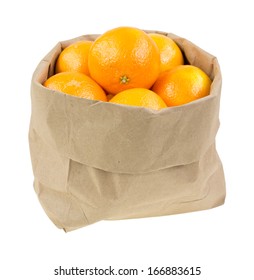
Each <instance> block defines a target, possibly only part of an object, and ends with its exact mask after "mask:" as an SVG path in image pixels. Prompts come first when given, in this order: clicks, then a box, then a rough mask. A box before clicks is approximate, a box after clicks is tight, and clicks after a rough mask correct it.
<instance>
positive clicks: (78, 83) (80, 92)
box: [43, 72, 107, 101]
mask: <svg viewBox="0 0 254 280" xmlns="http://www.w3.org/2000/svg"><path fill="white" fill-rule="evenodd" d="M43 85H44V86H45V87H47V88H50V89H53V90H57V91H61V92H63V93H66V94H70V95H74V96H78V97H82V98H87V99H91V100H101V101H107V97H106V94H105V92H104V90H103V89H102V88H101V87H100V86H99V85H98V84H97V83H96V82H95V81H93V80H92V79H91V78H90V77H88V76H87V75H85V74H82V73H78V72H62V73H58V74H55V75H53V76H51V77H50V78H48V79H47V80H46V81H45V82H44V84H43Z"/></svg>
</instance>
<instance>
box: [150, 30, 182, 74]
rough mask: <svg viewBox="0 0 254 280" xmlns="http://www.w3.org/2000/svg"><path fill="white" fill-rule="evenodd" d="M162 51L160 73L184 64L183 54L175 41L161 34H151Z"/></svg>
mask: <svg viewBox="0 0 254 280" xmlns="http://www.w3.org/2000/svg"><path fill="white" fill-rule="evenodd" d="M149 36H150V37H151V38H152V39H153V40H154V42H155V43H156V45H157V46H158V48H159V51H160V62H161V63H160V72H163V71H167V70H170V69H172V68H173V67H175V66H178V65H182V64H184V59H183V54H182V51H181V49H180V48H179V47H178V45H177V44H176V43H175V41H174V40H173V39H171V38H169V37H167V36H165V35H162V34H159V33H150V34H149Z"/></svg>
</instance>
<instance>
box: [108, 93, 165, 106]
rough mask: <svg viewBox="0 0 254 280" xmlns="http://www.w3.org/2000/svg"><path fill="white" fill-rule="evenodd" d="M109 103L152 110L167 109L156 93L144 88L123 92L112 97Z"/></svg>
mask: <svg viewBox="0 0 254 280" xmlns="http://www.w3.org/2000/svg"><path fill="white" fill-rule="evenodd" d="M109 102H111V103H117V104H123V105H129V106H142V107H146V108H150V109H154V110H160V109H163V108H166V107H167V105H166V104H165V102H164V101H163V100H162V99H161V98H160V97H159V96H158V95H157V94H156V93H154V92H153V91H151V90H148V89H144V88H133V89H127V90H124V91H122V92H119V93H118V94H116V95H115V96H114V97H112V98H111V99H110V101H109Z"/></svg>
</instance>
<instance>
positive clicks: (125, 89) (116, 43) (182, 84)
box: [43, 27, 211, 110]
mask: <svg viewBox="0 0 254 280" xmlns="http://www.w3.org/2000/svg"><path fill="white" fill-rule="evenodd" d="M43 85H44V86H45V87H48V88H50V89H53V90H57V91H61V92H63V93H66V94H71V95H75V96H78V97H81V98H87V99H92V100H101V101H105V102H112V103H118V104H124V105H129V106H143V107H147V108H151V109H155V110H159V109H163V108H166V107H171V106H179V105H182V104H186V103H189V102H191V101H194V100H196V99H199V98H202V97H205V96H207V95H209V92H210V86H211V80H210V78H209V77H208V76H207V74H206V73H204V72H203V71H202V70H201V69H200V68H198V67H195V66H193V65H187V64H185V62H184V56H183V53H182V51H181V49H180V48H179V47H178V45H177V44H176V43H175V42H174V41H173V40H172V39H171V38H169V37H167V36H164V35H162V34H158V33H146V32H144V31H142V30H140V29H137V28H132V27H118V28H115V29H112V30H109V31H107V32H105V33H104V34H102V35H100V36H99V37H98V38H97V39H96V40H95V41H78V42H75V43H73V44H71V45H69V46H68V47H66V48H65V49H63V50H62V52H61V53H60V55H59V57H58V58H57V61H56V66H55V73H54V75H53V76H51V77H49V78H48V79H47V80H46V81H45V82H44V84H43Z"/></svg>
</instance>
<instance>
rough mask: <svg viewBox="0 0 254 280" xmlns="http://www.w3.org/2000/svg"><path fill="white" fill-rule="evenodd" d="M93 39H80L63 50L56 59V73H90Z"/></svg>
mask: <svg viewBox="0 0 254 280" xmlns="http://www.w3.org/2000/svg"><path fill="white" fill-rule="evenodd" d="M92 43H93V42H92V41H78V42H75V43H73V44H71V45H69V46H68V47H66V48H65V49H63V50H62V52H61V53H60V55H59V57H58V58H57V61H56V67H55V73H60V72H80V73H83V74H86V75H89V70H88V53H89V50H90V47H91V45H92Z"/></svg>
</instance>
